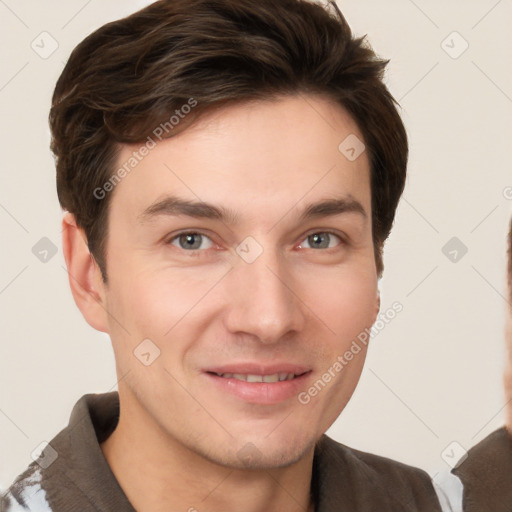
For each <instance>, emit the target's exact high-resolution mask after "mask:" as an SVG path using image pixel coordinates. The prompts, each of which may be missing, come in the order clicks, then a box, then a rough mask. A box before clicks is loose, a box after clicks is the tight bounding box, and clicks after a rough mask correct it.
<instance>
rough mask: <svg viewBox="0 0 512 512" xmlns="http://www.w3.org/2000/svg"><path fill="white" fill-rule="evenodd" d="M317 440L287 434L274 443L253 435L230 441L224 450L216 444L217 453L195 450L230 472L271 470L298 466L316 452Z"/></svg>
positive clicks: (208, 449)
mask: <svg viewBox="0 0 512 512" xmlns="http://www.w3.org/2000/svg"><path fill="white" fill-rule="evenodd" d="M316 441H317V439H316V438H315V437H313V436H311V437H310V438H309V439H305V438H304V436H303V435H302V436H301V438H300V439H298V438H297V437H296V438H290V436H289V435H288V436H287V438H286V439H274V440H270V439H266V438H261V437H258V436H255V435H251V436H241V437H239V438H238V439H236V440H234V439H231V440H229V441H228V443H227V444H226V445H224V446H223V449H221V450H219V447H220V446H221V445H216V449H215V451H213V450H211V449H210V448H207V449H206V450H204V451H203V450H201V448H200V446H196V451H197V452H198V453H199V454H200V455H202V456H203V457H204V458H206V459H208V460H209V461H210V462H213V463H215V464H218V465H221V466H224V467H227V468H230V469H250V470H271V469H278V468H285V467H288V466H291V465H293V464H296V463H297V462H299V461H300V460H302V459H303V458H304V457H306V456H307V455H308V454H309V453H310V452H311V451H312V450H313V449H314V446H315V444H316Z"/></svg>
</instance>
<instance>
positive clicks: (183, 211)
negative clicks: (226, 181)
mask: <svg viewBox="0 0 512 512" xmlns="http://www.w3.org/2000/svg"><path fill="white" fill-rule="evenodd" d="M344 213H358V214H360V215H361V216H362V217H363V219H364V220H366V219H367V218H368V215H367V213H366V210H365V209H364V207H363V205H362V204H361V203H360V202H359V201H357V200H356V199H354V198H353V197H352V196H347V197H340V198H332V199H324V200H322V201H318V202H316V203H312V204H309V205H307V206H306V208H305V209H304V210H303V211H302V213H301V215H300V217H299V221H300V222H304V221H307V220H310V219H317V218H320V217H331V216H335V215H341V214H344ZM178 215H186V216H189V217H194V218H198V219H213V220H218V221H221V222H223V223H225V224H228V225H234V224H237V223H238V221H239V216H238V214H237V213H236V212H234V211H233V210H231V209H229V208H225V207H224V206H220V205H218V206H217V205H214V204H211V203H206V202H203V201H191V200H188V199H183V198H180V197H176V196H167V197H165V198H163V199H161V200H159V201H157V202H155V203H153V204H151V205H150V206H148V207H147V208H146V209H145V210H144V211H143V212H142V213H141V214H140V215H139V221H140V222H141V223H145V222H148V221H150V220H151V219H153V218H155V217H158V216H178Z"/></svg>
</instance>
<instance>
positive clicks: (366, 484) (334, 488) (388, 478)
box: [314, 435, 441, 512]
mask: <svg viewBox="0 0 512 512" xmlns="http://www.w3.org/2000/svg"><path fill="white" fill-rule="evenodd" d="M314 471H315V472H317V473H318V475H320V476H321V478H322V479H323V481H324V482H328V486H329V487H330V489H331V491H330V492H334V493H335V494H340V495H341V494H344V495H345V496H347V495H351V496H352V498H351V499H352V502H351V505H352V506H354V509H355V510H358V509H357V508H355V507H356V506H359V507H360V508H361V509H362V510H366V509H368V508H369V507H374V506H376V507H379V506H380V507H381V508H380V510H390V511H391V510H393V511H399V510H400V511H401V510H404V511H416V510H417V511H420V510H421V511H428V512H435V511H440V510H441V509H440V505H439V502H438V499H437V495H436V492H435V490H434V487H433V485H432V481H431V479H430V477H429V475H428V474H427V473H426V472H425V471H423V470H421V469H419V468H415V467H412V466H409V465H407V464H403V463H401V462H398V461H394V460H391V459H388V458H387V457H382V456H379V455H374V454H371V453H366V452H362V451H360V450H356V449H353V448H349V447H348V446H345V445H343V444H341V443H338V442H336V441H334V440H333V439H331V438H329V437H327V436H325V435H324V436H323V437H322V438H321V439H320V441H319V442H318V443H317V447H316V451H315V460H314ZM320 485H322V484H320ZM324 490H326V489H325V487H324ZM360 503H364V505H365V507H366V508H365V507H364V506H361V505H360ZM356 504H357V505H356Z"/></svg>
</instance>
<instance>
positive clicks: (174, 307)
mask: <svg viewBox="0 0 512 512" xmlns="http://www.w3.org/2000/svg"><path fill="white" fill-rule="evenodd" d="M353 134H355V135H356V136H357V137H358V138H359V139H360V140H362V135H361V133H360V131H359V130H358V128H357V126H356V124H355V123H354V122H353V121H352V119H351V118H350V116H349V115H348V114H347V113H346V112H345V111H344V110H343V109H342V108H341V107H339V106H337V105H333V104H332V103H330V102H327V101H326V100H325V99H322V98H319V97H314V96H304V97H298V96H294V97H287V98H284V99H281V100H279V101H277V102H255V103H250V104H249V103H246V104H243V105H238V106H231V107H229V108H224V109H223V110H219V111H217V112H215V113H213V114H212V115H210V116H209V117H207V118H203V119H202V120H201V121H200V122H198V123H197V124H195V125H194V126H192V127H190V128H189V129H187V130H185V131H184V132H182V133H181V134H179V135H177V136H175V137H173V138H171V139H167V140H164V141H163V142H161V143H159V144H158V145H157V147H155V148H154V149H152V150H151V151H150V152H149V154H148V155H147V156H146V157H145V158H144V159H143V160H142V161H141V162H140V163H139V164H138V165H137V166H136V167H135V168H134V169H133V170H132V171H131V172H130V174H129V175H128V176H126V177H125V178H124V179H123V180H122V181H121V182H120V183H119V184H118V185H117V187H116V189H115V191H114V194H113V197H112V202H111V205H110V217H109V225H108V240H107V273H108V279H109V281H108V285H107V286H106V287H105V289H104V290H103V294H104V297H105V304H106V309H107V311H108V313H109V317H108V322H109V333H110V336H111V339H112V343H113V347H114V351H115V357H116V363H117V370H118V377H119V378H122V380H121V382H120V383H119V393H120V399H121V407H122V411H123V410H124V411H129V413H130V414H131V418H130V421H132V422H134V423H133V424H134V425H137V424H142V422H143V423H144V424H145V425H146V427H147V425H150V426H151V428H154V430H155V435H156V434H158V435H159V436H162V434H163V437H164V439H166V442H169V443H170V444H171V445H175V446H178V445H180V446H182V447H185V448H186V449H188V450H191V451H193V452H195V453H197V454H199V455H201V456H204V457H206V458H207V459H209V460H211V461H214V462H217V463H220V464H223V465H227V466H231V467H242V466H244V465H245V464H249V465H251V464H252V467H277V466H284V465H287V464H290V463H292V462H294V461H296V460H298V459H299V458H300V457H301V456H303V455H304V454H305V453H306V452H307V450H310V449H311V448H312V447H313V445H314V443H315V442H316V441H317V440H318V438H319V437H320V436H321V434H323V433H324V432H325V431H326V430H327V429H328V428H329V426H330V425H331V424H332V423H333V421H334V420H335V419H336V418H337V416H338V415H339V414H340V412H341V411H342V410H343V408H344V407H345V405H346V403H347V402H348V400H349V398H350V396H351V395H352V393H353V391H354V389H355V386H356V384H357V381H358V379H359V376H360V373H361V370H362V367H363V363H364V359H365V355H366V351H365V348H364V346H363V347H362V349H361V351H360V352H359V353H358V354H357V355H355V356H354V358H353V359H352V360H351V361H350V363H349V364H347V365H346V366H344V367H343V369H342V370H341V371H335V372H333V370H332V367H333V365H334V363H335V362H336V361H337V358H338V356H342V355H343V354H344V353H345V352H346V351H347V350H348V348H349V347H350V345H351V344H352V341H353V340H354V339H356V337H357V335H358V334H359V333H361V332H362V331H364V330H365V328H369V327H371V325H372V324H373V322H374V320H375V317H376V314H377V312H378V293H377V276H376V267H375V258H374V251H373V243H372V225H371V191H370V177H369V161H368V157H367V155H366V152H363V153H362V154H361V155H360V156H359V157H358V158H356V159H355V160H354V159H353V158H350V159H349V158H347V157H346V156H345V154H347V155H349V156H351V157H352V156H353V155H352V153H353V152H351V151H350V149H349V150H348V152H345V154H344V153H342V152H340V150H339V149H338V146H339V145H340V143H341V142H342V141H344V139H346V137H348V136H349V135H352V136H353ZM350 140H352V139H349V141H350ZM139 147H140V145H135V146H131V147H126V146H125V147H124V148H123V150H122V152H121V154H120V155H119V159H118V166H121V165H122V164H123V163H124V162H125V161H127V160H128V159H129V157H130V156H131V154H132V152H133V151H134V150H137V149H138V148H139ZM116 168H117V167H116ZM171 196H172V197H174V198H179V199H182V200H186V201H193V202H207V203H210V204H212V205H216V207H217V208H219V209H223V210H226V211H229V212H232V213H234V215H235V217H236V218H235V219H232V218H230V217H229V216H228V217H226V218H225V219H223V220H219V219H217V218H214V217H211V216H210V217H201V216H196V215H195V216H190V215H186V214H179V215H178V214H176V212H175V211H173V209H172V208H171V206H170V203H169V204H167V205H165V203H164V202H165V200H166V199H167V198H169V197H171ZM333 199H342V200H343V201H345V206H346V208H344V207H342V208H338V210H337V213H336V214H335V215H333V214H330V215H329V214H328V213H329V211H328V210H327V209H324V212H323V213H322V211H319V210H317V212H316V215H311V216H308V217H306V218H303V219H301V215H302V213H303V212H304V211H305V209H306V208H307V206H308V205H311V204H315V203H319V202H322V201H326V200H333ZM155 205H156V206H155ZM338 206H339V205H338ZM330 211H331V212H332V209H331V210H330ZM173 212H174V214H173ZM189 213H191V212H190V210H189ZM203 213H206V210H205V209H203ZM186 233H188V236H187V235H186ZM180 235H181V236H180ZM143 340H151V342H148V341H145V342H144V343H145V344H143V345H141V346H140V347H139V345H140V344H141V343H142V342H143ZM153 344H154V345H153ZM155 346H156V347H158V349H159V350H160V355H159V357H157V358H156V359H154V361H153V358H154V357H155V355H156V354H157V351H156V349H155V348H154V347H155ZM138 347H139V348H138ZM134 351H135V353H136V354H138V356H139V357H137V356H136V355H135V354H134ZM141 360H142V361H143V362H145V363H150V362H151V361H153V362H151V364H147V365H146V364H143V362H141ZM329 368H331V374H330V375H331V379H328V378H327V377H325V376H324V377H322V376H323V374H324V373H325V372H327V371H328V370H329ZM333 373H334V374H335V376H334V377H333V376H332V374H333ZM219 374H222V375H219ZM276 374H277V377H276ZM290 374H292V375H290ZM247 375H250V377H247ZM263 376H265V380H267V381H270V382H250V381H253V380H256V381H258V380H259V381H261V378H262V377H263ZM283 377H286V378H287V379H288V378H289V377H292V378H291V380H284V381H278V382H274V381H275V379H276V378H279V379H282V378H283ZM245 379H248V380H249V381H246V380H245ZM319 380H320V381H322V383H323V385H322V383H321V384H318V381H319ZM315 383H317V391H318V389H319V391H318V392H317V393H316V394H315V393H314V392H313V393H312V394H311V393H309V394H308V396H309V398H310V400H305V399H304V398H303V399H302V400H299V394H300V393H304V392H306V393H307V392H308V389H309V388H311V386H314V384H315ZM313 395H314V396H313ZM302 396H303V397H304V394H303V395H302ZM301 402H302V403H301ZM305 402H307V403H305ZM123 408H124V409H123ZM122 414H123V412H122ZM249 443H252V444H249ZM249 460H252V462H248V461H249Z"/></svg>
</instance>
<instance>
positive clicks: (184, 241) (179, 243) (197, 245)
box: [168, 232, 213, 251]
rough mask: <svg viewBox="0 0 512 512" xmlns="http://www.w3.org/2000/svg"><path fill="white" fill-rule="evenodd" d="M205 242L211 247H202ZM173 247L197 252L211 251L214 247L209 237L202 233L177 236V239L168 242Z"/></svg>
mask: <svg viewBox="0 0 512 512" xmlns="http://www.w3.org/2000/svg"><path fill="white" fill-rule="evenodd" d="M204 240H208V241H209V245H207V247H201V245H202V242H203V241H204ZM168 243H169V244H171V245H174V246H175V247H179V248H180V249H185V250H186V251H189V250H197V249H209V248H210V247H212V246H213V242H212V241H211V239H210V238H209V237H207V236H206V235H203V234H202V233H194V232H189V233H180V234H179V235H176V236H175V237H173V238H171V239H170V240H169V242H168Z"/></svg>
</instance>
